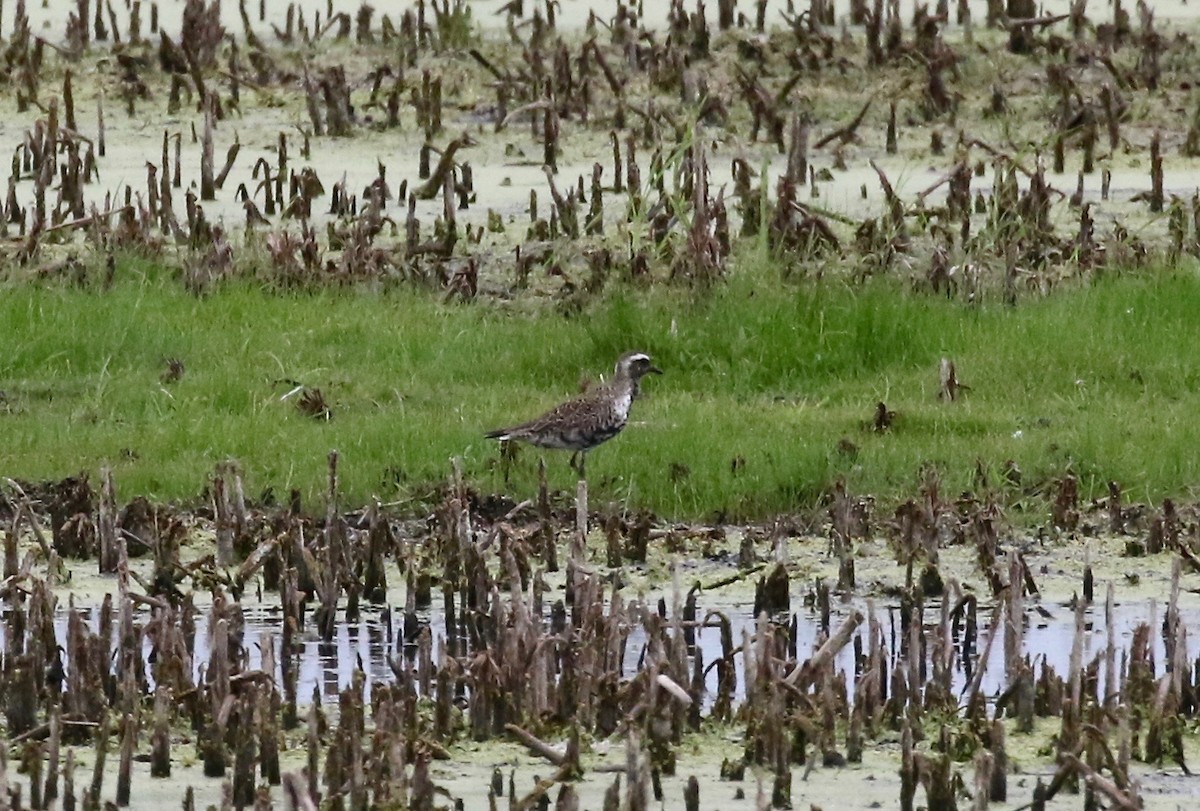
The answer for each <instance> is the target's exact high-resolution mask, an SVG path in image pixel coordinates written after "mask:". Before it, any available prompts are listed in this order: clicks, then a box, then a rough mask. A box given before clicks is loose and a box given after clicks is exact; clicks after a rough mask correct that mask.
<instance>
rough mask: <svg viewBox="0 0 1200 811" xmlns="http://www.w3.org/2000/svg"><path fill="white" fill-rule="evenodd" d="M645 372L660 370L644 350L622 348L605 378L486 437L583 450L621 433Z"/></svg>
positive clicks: (659, 372)
mask: <svg viewBox="0 0 1200 811" xmlns="http://www.w3.org/2000/svg"><path fill="white" fill-rule="evenodd" d="M647 374H662V371H661V370H660V369H658V368H656V367H655V366H654V365H653V364H652V363H651V362H650V356H649V355H647V354H645V353H644V352H626V353H625V354H624V355H622V356H621V357H620V358H619V359H618V360H617V365H616V369H615V372H614V374H613V378H612V380H610V381H609V382H607V383H605V384H603V385H601V386H597V387H596V388H594V389H592V390H591V391H588V392H586V393H585V394H582V395H580V396H579V397H576V398H575V399H573V400H568V401H567V402H565V403H563V404H561V405H559V406H556V407H554V408H552V409H550V410H549V411H547V412H546V413H545V414H543V415H542V416H540V417H538V418H537V419H534V420H530V421H529V422H525V423H521V424H520V425H514V426H513V427H511V428H501V429H499V430H496V431H491V432H489V433H488V434H487V437H488V438H489V439H500V440H517V441H520V442H527V443H529V444H530V445H536V446H538V447H540V448H556V449H559V450H568V451H575V452H576V453H586V452H587V451H589V450H591V449H592V448H594V447H596V446H597V445H599V444H600V443H602V442H605V441H607V440H609V439H612V438H613V437H614V436H616V435H617V434H619V433H621V430H622V429H623V428H624V427H625V424H626V423H627V422H628V421H629V408H630V406H631V405H632V403H633V401H634V400H635V399H637V397H638V394H639V393H640V383H641V379H642V378H643V377H644V376H645V375H647Z"/></svg>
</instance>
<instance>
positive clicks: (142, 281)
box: [0, 260, 1200, 518]
mask: <svg viewBox="0 0 1200 811" xmlns="http://www.w3.org/2000/svg"><path fill="white" fill-rule="evenodd" d="M743 264H744V267H743V269H742V270H741V272H740V273H739V275H738V276H736V277H735V278H734V280H733V281H732V282H730V283H729V284H728V285H727V286H725V287H722V288H720V289H719V290H717V291H716V292H714V293H711V294H708V295H706V296H702V297H694V296H693V294H689V293H686V292H684V291H680V290H655V291H653V292H646V291H638V290H623V291H619V292H616V293H613V294H612V295H610V296H609V297H608V298H607V299H605V300H604V301H602V302H601V303H599V304H597V305H595V306H594V307H593V308H591V309H590V310H588V311H587V312H586V313H585V314H584V315H583V316H579V317H574V318H569V319H568V318H563V317H561V316H558V315H553V314H550V313H548V312H547V313H546V314H543V315H536V316H535V315H529V314H527V313H526V314H516V313H513V312H510V311H508V310H506V309H505V308H504V307H503V306H501V305H497V304H486V303H481V304H473V305H462V304H460V305H443V304H440V303H438V302H437V301H436V300H435V299H433V298H431V297H430V296H428V295H426V294H424V293H419V292H412V291H404V290H393V291H389V292H385V293H379V292H370V293H368V292H358V291H351V290H326V291H320V292H307V293H283V294H281V293H278V292H266V291H263V290H262V289H260V288H258V287H256V286H254V285H251V284H249V283H245V284H229V285H226V286H225V287H222V288H220V289H218V290H217V291H215V292H214V293H213V294H212V295H211V296H209V297H207V298H204V299H196V298H193V297H192V296H190V295H188V294H187V293H185V292H184V291H183V290H182V288H181V286H180V285H179V283H178V282H177V281H174V280H171V279H167V278H163V276H164V274H162V273H161V272H158V271H156V270H155V269H153V268H152V267H150V266H148V265H147V264H145V263H144V262H142V261H138V260H127V261H126V262H125V264H124V266H123V267H121V268H120V269H119V270H118V274H117V275H118V279H119V281H118V283H117V284H116V286H115V287H114V288H113V289H112V290H111V291H108V292H98V291H87V290H79V289H75V288H65V287H57V286H44V285H33V284H12V285H10V286H8V287H6V288H4V289H3V290H0V333H2V334H3V335H5V336H7V338H8V340H7V341H6V352H5V353H4V355H3V356H2V357H0V390H3V391H4V392H5V394H6V395H7V403H6V406H5V407H6V408H7V413H5V412H4V411H2V410H0V426H3V433H2V434H0V436H3V442H0V475H5V476H14V477H18V478H23V479H45V478H56V477H62V476H65V475H70V474H73V473H76V472H78V471H80V470H85V471H92V472H94V471H96V470H98V468H99V467H100V466H101V465H102V464H105V463H107V464H110V465H111V466H112V467H113V469H114V471H115V473H116V479H117V485H118V495H119V498H121V499H127V498H130V497H132V496H133V495H137V494H143V495H147V496H149V497H152V498H159V499H172V500H188V499H193V498H195V497H196V496H197V495H198V494H199V493H200V492H201V491H202V489H203V488H204V486H205V484H206V481H207V477H208V476H209V475H210V474H211V471H212V468H213V466H214V465H215V464H216V463H217V462H219V461H222V460H226V459H236V460H237V461H238V462H239V463H240V464H241V466H242V469H243V471H244V475H245V479H246V485H247V488H248V491H249V492H251V493H258V492H260V491H261V490H263V489H264V488H266V487H268V486H270V487H273V488H275V490H276V492H285V491H286V490H287V489H288V488H292V487H297V488H300V489H301V490H302V491H303V492H304V494H305V495H306V497H307V498H308V499H309V503H310V504H311V503H312V500H313V499H319V498H320V494H321V493H322V492H323V488H324V476H325V458H326V454H327V453H328V451H329V450H330V449H333V448H336V449H338V450H339V451H340V453H341V457H342V467H341V472H342V486H343V492H344V493H345V496H346V501H347V503H352V504H357V503H362V502H364V501H365V500H366V499H367V498H369V497H370V496H372V495H377V496H379V497H380V498H382V499H383V500H385V501H402V500H405V499H409V498H413V497H417V496H420V495H421V494H422V493H424V492H427V488H428V485H429V484H431V483H434V482H437V481H440V480H443V479H444V478H445V477H446V476H447V474H448V472H449V469H450V461H449V460H450V458H451V457H454V456H459V457H461V458H462V460H463V468H464V471H465V472H466V474H467V475H468V476H469V477H470V478H471V479H472V480H474V481H475V482H477V483H478V485H479V486H480V487H481V488H482V489H485V490H494V491H499V490H507V491H508V492H510V493H511V494H512V495H513V496H514V497H518V498H520V497H527V496H529V495H531V494H532V493H533V492H534V490H535V482H536V467H537V465H536V460H537V458H538V452H537V451H535V450H532V449H525V450H524V451H523V452H522V453H521V455H520V456H519V458H518V460H517V462H516V464H515V465H514V466H513V468H512V471H511V475H512V478H511V481H510V483H509V484H508V485H505V484H504V482H503V481H502V478H501V475H500V472H499V469H498V465H497V448H496V445H495V444H494V443H491V442H489V441H487V440H484V439H483V438H482V433H483V432H484V431H485V430H487V429H489V428H494V427H498V426H501V425H504V424H507V423H511V422H515V421H519V420H522V419H524V418H527V417H530V416H534V415H535V414H537V413H538V412H539V411H540V410H541V409H543V408H544V407H548V406H550V405H552V404H554V403H555V402H557V401H558V400H559V399H561V398H562V397H564V396H566V395H569V394H571V393H572V392H574V391H575V390H576V388H577V386H578V383H579V380H580V376H581V375H584V374H586V375H591V376H596V375H599V374H602V373H603V374H608V373H609V369H610V367H611V364H612V361H613V360H614V359H615V358H616V356H617V355H618V354H619V353H620V352H622V351H624V350H626V349H630V348H642V349H645V350H646V351H648V352H650V353H651V354H653V355H654V357H655V360H656V361H657V363H658V364H659V365H660V366H661V367H662V368H663V369H664V370H665V371H666V374H665V375H664V376H662V377H661V378H651V379H649V380H648V381H647V383H646V385H645V390H646V393H647V394H648V395H649V396H648V397H647V399H646V400H644V401H642V402H639V403H638V404H637V406H636V407H635V410H634V415H633V422H632V423H631V425H630V426H629V428H628V429H627V430H626V432H625V433H624V434H623V435H622V436H620V437H618V438H617V439H616V440H614V441H612V442H610V443H609V444H607V445H605V446H602V447H601V448H600V449H598V450H596V451H595V452H593V453H592V454H591V455H590V457H589V461H588V470H589V474H590V478H591V479H592V490H593V502H594V503H596V504H599V503H602V502H603V501H608V500H613V501H619V502H623V503H626V504H628V505H629V506H631V507H643V506H644V507H649V508H651V509H653V510H655V511H657V512H659V513H661V514H663V515H665V516H668V517H673V518H689V517H709V516H712V515H715V514H724V515H726V516H728V517H730V518H753V517H762V516H766V515H770V514H774V513H779V512H785V511H789V510H795V509H804V508H808V507H811V506H813V505H814V504H815V503H817V502H818V500H819V499H820V497H821V495H822V493H824V492H826V491H827V490H828V488H829V486H830V484H831V483H832V482H833V481H834V480H835V479H836V478H837V477H838V476H844V477H845V478H846V480H847V483H848V486H849V487H850V489H851V490H852V491H853V492H859V493H873V494H875V495H876V496H878V497H879V498H881V499H884V500H888V499H894V498H902V497H907V496H909V495H912V494H913V493H915V492H916V488H917V486H918V482H919V479H920V471H921V469H922V467H923V466H925V465H929V464H932V465H934V466H936V467H937V468H938V470H939V471H940V473H941V476H942V479H943V482H944V489H945V492H946V493H947V494H950V495H952V494H954V493H956V492H957V491H958V490H961V489H965V488H969V487H972V486H973V477H974V471H975V468H976V465H977V463H980V464H982V465H983V466H985V467H986V468H988V469H989V470H991V471H993V472H995V471H998V470H999V469H1000V466H1001V465H1002V463H1003V462H1004V461H1005V460H1007V459H1013V460H1015V461H1016V462H1017V463H1018V464H1019V465H1020V467H1021V469H1022V470H1023V472H1024V483H1025V486H1026V487H1034V486H1036V485H1037V484H1038V483H1041V482H1045V481H1047V480H1050V479H1053V478H1055V477H1057V476H1060V475H1062V474H1063V473H1064V472H1066V471H1068V470H1070V471H1073V472H1074V473H1075V474H1076V475H1078V476H1079V477H1080V479H1081V484H1082V488H1083V490H1084V492H1085V493H1088V494H1098V493H1100V492H1101V491H1102V490H1103V488H1104V483H1105V482H1106V481H1107V480H1108V479H1116V480H1117V481H1119V482H1121V483H1122V485H1123V486H1124V487H1125V489H1126V492H1127V494H1128V495H1129V497H1130V498H1132V499H1139V500H1157V499H1160V498H1162V497H1164V496H1176V497H1179V496H1188V495H1191V494H1193V492H1194V491H1195V488H1196V485H1197V484H1200V455H1198V454H1196V453H1195V452H1194V449H1195V448H1196V447H1198V446H1200V420H1197V419H1195V415H1196V414H1197V413H1200V365H1198V364H1197V363H1196V361H1195V359H1194V347H1196V346H1197V345H1200V319H1198V318H1197V317H1196V315H1195V314H1196V313H1198V312H1200V277H1198V276H1197V274H1196V272H1195V271H1194V270H1193V269H1180V270H1173V271H1159V272H1156V273H1140V274H1138V275H1133V274H1128V275H1122V274H1109V275H1108V276H1106V277H1104V278H1102V279H1100V280H1098V281H1095V282H1093V283H1090V284H1089V285H1087V286H1083V287H1080V288H1079V289H1077V290H1073V291H1068V292H1059V293H1056V294H1055V295H1053V296H1051V297H1049V298H1045V299H1038V300H1027V301H1023V302H1022V303H1021V304H1020V305H1019V306H1018V307H1016V308H1015V309H1014V308H1007V307H1005V306H1003V305H1002V304H1000V303H998V302H994V303H985V304H983V305H980V306H978V307H969V306H967V305H964V304H962V303H960V302H948V301H945V300H943V299H939V298H932V297H927V296H924V295H920V294H914V293H912V292H909V291H908V290H907V289H906V288H904V287H902V286H901V285H900V284H899V283H898V282H891V281H886V280H876V281H872V282H869V283H868V284H867V285H865V286H864V287H857V288H853V289H852V288H848V287H845V286H843V285H842V284H840V283H837V282H830V281H825V282H820V283H817V282H805V283H800V284H796V285H783V284H780V283H779V281H778V275H777V273H776V272H775V271H774V270H773V269H771V268H769V267H755V266H754V262H753V261H747V262H745V263H743ZM943 355H945V356H947V357H950V358H953V359H954V361H955V363H956V365H957V367H958V372H959V377H960V379H961V380H962V381H963V382H964V383H966V384H968V385H970V387H971V390H970V392H968V393H967V394H966V395H965V396H964V398H963V399H962V400H960V401H959V402H956V403H944V402H940V401H939V400H938V399H937V397H936V392H937V380H938V375H937V368H938V361H939V358H941V357H942V356H943ZM168 357H178V358H180V359H181V360H182V361H183V362H184V364H185V365H186V368H187V372H186V374H185V375H184V377H183V379H182V380H181V381H179V382H178V383H175V384H173V385H163V384H162V383H160V381H159V375H160V373H161V371H162V369H163V368H164V361H165V359H166V358H168ZM291 381H295V382H298V383H303V384H305V385H308V386H316V387H319V388H321V389H322V391H323V392H324V393H325V395H326V398H327V399H328V400H329V401H330V403H331V404H332V406H333V411H334V418H333V420H332V421H330V422H327V423H326V422H318V421H315V420H313V419H311V418H308V417H306V416H304V415H302V414H300V413H299V412H298V411H297V410H296V408H295V407H294V401H293V400H287V401H281V399H280V398H281V397H282V395H284V394H285V393H286V392H287V391H289V390H290V389H291V388H292V385H293V383H292V382H291ZM879 400H883V401H885V402H886V403H887V404H888V406H889V407H891V408H893V409H896V410H897V411H898V412H900V416H899V418H898V420H897V423H896V426H895V428H894V430H893V431H892V432H891V433H888V434H884V435H876V434H873V433H870V432H868V431H866V430H864V428H863V424H864V423H866V422H867V421H868V420H869V419H870V416H871V414H872V410H873V408H874V406H875V403H876V402H877V401H879ZM843 439H847V440H849V442H850V443H853V445H854V446H856V447H857V453H847V452H845V451H844V450H839V447H838V446H839V441H840V440H843ZM545 456H546V459H547V462H548V464H549V468H550V474H551V479H552V483H553V484H554V485H555V486H557V487H562V488H570V487H571V486H572V483H573V475H572V472H571V471H570V470H569V468H568V467H567V464H566V462H567V457H566V454H561V453H556V452H547V453H546V454H545ZM735 458H739V459H741V460H744V461H743V463H742V464H741V465H740V467H739V469H738V470H737V471H734V469H733V467H734V465H733V460H734V459H735ZM992 481H993V483H996V482H998V481H999V476H998V475H994V476H993V477H992ZM1010 495H1014V494H1010Z"/></svg>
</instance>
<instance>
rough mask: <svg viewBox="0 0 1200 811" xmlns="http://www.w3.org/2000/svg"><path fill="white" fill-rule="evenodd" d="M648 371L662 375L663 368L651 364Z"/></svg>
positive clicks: (648, 372)
mask: <svg viewBox="0 0 1200 811" xmlns="http://www.w3.org/2000/svg"><path fill="white" fill-rule="evenodd" d="M646 373H647V374H656V375H660V374H662V369H660V368H658V367H657V366H651V367H650V368H649V369H647V370H646Z"/></svg>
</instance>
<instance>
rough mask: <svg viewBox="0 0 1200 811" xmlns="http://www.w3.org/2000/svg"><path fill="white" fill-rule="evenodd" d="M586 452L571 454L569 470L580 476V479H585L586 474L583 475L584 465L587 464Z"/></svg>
mask: <svg viewBox="0 0 1200 811" xmlns="http://www.w3.org/2000/svg"><path fill="white" fill-rule="evenodd" d="M587 459H588V453H587V451H575V452H574V453H571V469H572V470H575V473H577V474H580V479H587V477H588V476H587V473H584V464H587Z"/></svg>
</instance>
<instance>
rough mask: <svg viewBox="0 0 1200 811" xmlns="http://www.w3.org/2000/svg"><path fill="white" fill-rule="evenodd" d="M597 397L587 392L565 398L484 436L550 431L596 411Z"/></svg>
mask: <svg viewBox="0 0 1200 811" xmlns="http://www.w3.org/2000/svg"><path fill="white" fill-rule="evenodd" d="M599 399H600V398H599V397H598V396H597V395H596V394H593V393H590V392H589V393H588V394H585V395H583V396H580V397H576V398H575V399H573V400H567V401H566V402H565V403H561V404H560V405H557V406H555V407H554V408H552V409H550V410H549V411H547V412H546V413H545V414H542V415H541V416H540V417H536V418H534V419H532V420H530V421H529V422H523V423H521V424H520V425H514V426H512V427H511V428H502V429H500V430H497V431H490V432H489V433H487V434H486V435H485V436H486V437H487V438H488V439H501V438H505V437H512V438H518V439H519V438H521V437H523V436H529V435H531V434H540V433H544V432H547V431H551V430H553V429H554V428H556V427H557V426H559V425H563V424H572V423H576V422H578V421H579V420H580V418H581V417H582V416H583V415H585V414H587V413H589V412H594V411H596V409H597V401H598V400H599Z"/></svg>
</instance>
